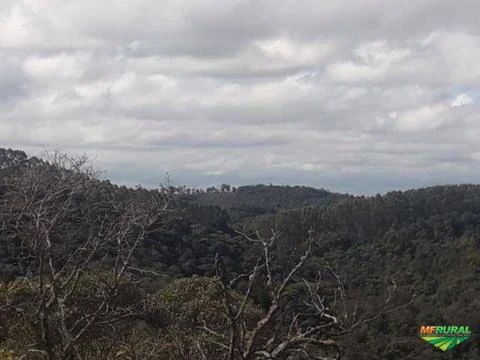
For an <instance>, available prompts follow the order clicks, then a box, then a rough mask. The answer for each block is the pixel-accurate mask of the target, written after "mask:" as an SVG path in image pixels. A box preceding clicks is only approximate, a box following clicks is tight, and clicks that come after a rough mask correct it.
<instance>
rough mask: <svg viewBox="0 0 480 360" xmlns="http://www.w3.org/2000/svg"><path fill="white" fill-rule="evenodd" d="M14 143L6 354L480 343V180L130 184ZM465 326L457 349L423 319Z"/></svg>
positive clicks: (6, 227)
mask: <svg viewBox="0 0 480 360" xmlns="http://www.w3.org/2000/svg"><path fill="white" fill-rule="evenodd" d="M88 164H89V163H88V162H86V159H84V158H82V157H73V158H72V157H69V156H66V155H63V154H60V153H54V154H51V155H50V156H49V157H46V158H42V159H37V158H29V157H28V156H27V155H26V154H25V153H24V152H22V151H14V150H10V149H0V359H2V360H3V359H12V360H13V359H35V360H36V359H49V360H52V359H139V360H140V359H142V360H143V359H162V360H163V359H165V360H166V359H172V360H173V359H175V360H176V359H191V360H197V359H198V360H204V359H212V360H213V359H230V360H236V359H246V360H256V359H279V360H280V359H281V360H287V359H289V360H296V359H352V360H357V359H358V360H363V359H365V360H367V359H369V360H370V359H378V360H384V359H433V360H436V359H439V360H440V359H465V360H466V359H469V360H471V359H478V358H479V346H480V339H479V338H478V331H480V329H479V328H478V325H479V324H480V186H478V185H453V186H437V187H430V188H424V189H417V190H410V191H405V192H391V193H387V194H385V195H383V196H380V195H377V196H374V197H363V196H362V197H355V196H350V195H343V194H335V193H330V192H328V191H326V190H323V189H322V190H317V189H312V188H307V187H296V186H293V187H283V186H269V185H256V186H245V187H239V188H238V189H235V191H233V190H232V189H230V188H228V189H227V188H225V189H224V190H223V191H222V190H220V191H209V192H204V193H198V192H194V191H183V190H182V189H175V188H172V187H166V188H162V189H156V190H147V189H143V188H136V189H131V188H127V187H124V186H117V185H114V184H111V183H110V182H109V181H104V180H101V179H99V178H98V174H97V172H96V171H95V170H94V169H92V168H90V167H89V166H88ZM424 324H429V325H440V324H447V325H449V324H453V325H456V324H461V325H463V324H466V325H469V326H470V327H471V328H472V329H473V333H474V336H473V338H472V339H470V340H469V341H466V342H465V343H463V344H461V345H459V346H458V347H457V348H455V349H453V350H450V351H449V352H445V353H444V352H441V351H440V350H437V349H435V348H434V347H432V346H431V345H429V344H427V343H426V342H424V341H422V340H421V339H420V338H419V337H418V334H417V333H418V328H419V326H420V325H424Z"/></svg>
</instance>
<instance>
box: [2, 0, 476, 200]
mask: <svg viewBox="0 0 480 360" xmlns="http://www.w3.org/2000/svg"><path fill="white" fill-rule="evenodd" d="M479 9H480V5H479V4H478V3H476V2H473V1H469V0H458V1H456V2H451V1H448V0H426V1H422V2H421V3H414V2H405V1H401V0H393V1H391V2H385V1H380V0H366V1H361V2H352V1H350V0H338V1H332V2H319V1H315V0H307V1H305V2H301V3H299V2H292V1H285V2H277V1H273V0H265V1H231V2H228V1H226V2H225V1H218V0H194V1H191V2H188V3H186V2H179V1H173V0H168V1H162V2H160V3H159V2H154V1H152V0H136V1H128V2H118V1H113V0H105V1H93V0H84V1H70V0H28V1H27V0H24V1H10V0H0V144H1V145H6V146H13V147H20V148H25V149H28V150H30V151H33V152H35V151H39V150H40V149H41V148H42V147H47V148H53V147H63V148H64V149H66V150H70V151H73V152H83V151H87V152H88V153H89V154H91V155H94V157H96V158H98V161H99V162H100V165H102V166H105V167H106V168H107V170H108V171H109V174H110V175H111V176H112V177H113V180H114V181H120V182H126V183H139V182H142V181H143V182H147V184H152V183H154V181H153V180H152V179H154V178H155V177H162V176H163V173H164V172H165V171H170V172H171V173H172V175H173V176H175V175H176V174H177V175H178V177H179V179H178V180H179V181H183V182H185V183H187V184H190V185H195V184H201V185H207V184H208V182H224V181H230V182H235V183H239V182H243V183H247V182H296V183H308V184H311V185H316V186H325V187H329V186H330V187H331V188H332V189H334V190H341V191H345V190H348V191H354V192H375V191H382V190H384V189H385V188H387V187H391V186H394V185H395V186H399V187H405V186H407V185H409V186H411V185H415V184H418V185H420V184H425V183H428V182H430V183H434V182H435V181H440V179H442V181H443V179H446V178H448V179H452V180H453V181H454V182H462V181H468V180H470V179H476V178H478V175H480V174H479V173H477V171H476V170H475V169H477V168H479V167H478V166H476V165H478V164H477V162H478V159H479V157H478V154H479V153H480V148H479V146H480V145H479V144H478V140H477V139H478V136H479V135H480V122H479V121H478V120H479V118H480V114H479V111H478V105H477V104H476V98H477V94H479V92H480V88H479V85H478V84H479V80H480V65H479V64H480V26H479V25H478V19H477V16H476V14H478V10H479ZM452 13H455V16H452ZM146 174H150V175H146ZM462 174H463V177H461V176H460V175H462ZM457 175H458V176H457ZM386 178H392V179H393V178H394V179H396V180H394V181H393V180H392V181H391V182H387V181H386V180H385V181H383V180H382V179H386ZM372 181H374V182H375V184H380V185H373V183H372ZM382 181H383V182H382ZM415 181H417V182H415ZM382 183H385V184H387V183H388V184H389V185H388V186H387V185H385V187H384V188H378V187H376V186H381V184H382Z"/></svg>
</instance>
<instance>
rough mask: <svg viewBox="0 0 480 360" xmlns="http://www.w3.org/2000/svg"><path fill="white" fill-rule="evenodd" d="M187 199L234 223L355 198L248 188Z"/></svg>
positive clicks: (299, 188) (303, 189) (320, 191)
mask: <svg viewBox="0 0 480 360" xmlns="http://www.w3.org/2000/svg"><path fill="white" fill-rule="evenodd" d="M184 198H185V199H187V200H189V201H191V202H193V203H195V204H198V205H214V206H219V207H221V208H223V209H225V210H227V212H228V213H229V214H230V216H231V218H232V220H234V221H239V220H242V219H245V218H248V217H252V216H257V215H262V214H273V213H275V212H277V211H279V210H281V209H283V210H285V209H297V208H302V207H309V206H322V207H323V206H328V205H331V204H334V203H338V202H341V201H343V200H347V199H351V198H354V196H352V195H348V194H339V193H333V192H329V191H327V190H325V189H315V188H312V187H307V186H290V185H287V186H281V185H264V184H259V185H247V186H240V187H238V188H237V189H236V191H229V192H210V193H209V192H204V193H199V194H195V193H193V194H187V195H185V196H184Z"/></svg>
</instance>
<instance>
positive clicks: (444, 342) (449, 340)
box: [420, 325, 472, 351]
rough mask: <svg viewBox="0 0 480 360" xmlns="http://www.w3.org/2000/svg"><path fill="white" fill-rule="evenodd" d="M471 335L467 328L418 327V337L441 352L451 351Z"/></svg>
mask: <svg viewBox="0 0 480 360" xmlns="http://www.w3.org/2000/svg"><path fill="white" fill-rule="evenodd" d="M471 335H472V332H471V330H470V328H469V327H468V326H426V325H422V326H420V337H421V338H422V339H423V340H425V341H426V342H429V343H430V344H432V345H433V346H435V347H437V348H439V349H440V350H442V351H447V350H450V349H453V348H454V347H455V346H457V345H458V344H461V343H462V342H464V341H467V340H468V339H469V338H470V336H471Z"/></svg>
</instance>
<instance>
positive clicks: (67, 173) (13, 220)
mask: <svg viewBox="0 0 480 360" xmlns="http://www.w3.org/2000/svg"><path fill="white" fill-rule="evenodd" d="M98 175H99V173H98V171H95V170H94V169H93V168H92V167H90V166H89V163H88V161H87V158H86V157H83V156H82V157H70V156H67V155H65V154H62V153H60V152H55V153H52V154H50V155H49V156H48V157H47V158H46V162H42V163H39V164H38V166H34V167H25V168H23V169H22V170H21V171H18V172H17V173H16V174H15V176H12V177H9V178H8V177H7V178H5V179H4V181H3V188H4V191H3V193H4V195H3V197H2V199H1V204H0V209H2V210H0V211H2V213H1V214H0V215H1V224H0V231H1V232H2V234H3V236H4V237H5V238H8V239H10V240H11V241H16V243H17V244H19V245H20V246H21V248H22V249H23V255H24V256H23V263H24V265H25V266H27V267H28V269H27V274H29V275H27V276H25V277H24V279H23V282H25V283H26V284H27V285H28V287H29V288H30V289H31V294H32V295H31V297H30V298H29V299H28V301H26V302H24V303H23V304H17V306H15V308H13V307H12V306H10V307H9V309H10V310H11V311H16V312H18V313H20V314H22V315H23V318H24V321H25V322H26V324H27V326H28V327H29V328H30V329H31V330H32V331H31V332H27V334H28V336H30V337H31V339H30V345H29V348H28V351H27V352H26V353H25V354H24V355H23V357H22V358H30V357H32V356H37V357H38V356H41V357H43V358H47V359H70V358H76V359H81V355H80V352H79V350H78V344H80V343H81V341H82V340H83V339H84V338H85V337H86V336H91V334H90V332H91V331H92V329H97V328H102V327H108V328H111V327H113V326H114V325H115V324H116V322H117V321H118V320H120V319H124V318H126V317H129V316H134V315H135V314H136V313H138V311H141V305H142V304H141V303H140V304H135V303H134V304H128V302H126V303H125V302H122V301H121V300H119V294H120V291H121V288H122V286H125V284H126V283H128V277H129V274H130V272H129V270H130V268H131V263H132V258H133V257H134V253H135V250H136V249H137V247H138V246H139V245H140V244H141V242H142V241H143V239H144V237H145V236H146V235H147V234H148V233H149V232H150V231H152V230H153V229H154V228H155V226H156V224H158V221H159V216H160V215H161V214H162V213H164V212H165V211H166V209H167V205H168V202H167V201H166V200H167V197H166V196H164V194H161V193H159V192H152V191H146V190H142V189H140V191H135V193H134V194H133V191H130V190H128V189H125V190H124V191H123V192H122V191H118V189H114V188H113V187H112V186H104V184H102V182H101V181H100V180H99V179H98ZM102 261H104V262H108V264H106V265H105V266H104V267H103V270H102V271H99V270H98V268H99V267H100V265H101V263H102ZM92 264H95V266H93V265H92ZM92 274H95V275H92ZM92 279H93V280H92ZM92 281H93V282H95V283H94V284H92ZM85 287H87V288H85ZM82 291H83V292H85V291H88V299H87V300H86V299H84V298H82V296H81V293H82ZM26 306H28V307H29V309H28V311H25V310H26V308H25V307H26ZM31 314H33V315H31ZM33 354H35V355H33Z"/></svg>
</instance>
